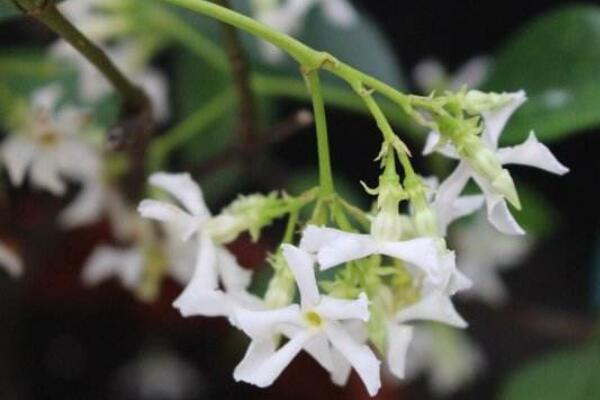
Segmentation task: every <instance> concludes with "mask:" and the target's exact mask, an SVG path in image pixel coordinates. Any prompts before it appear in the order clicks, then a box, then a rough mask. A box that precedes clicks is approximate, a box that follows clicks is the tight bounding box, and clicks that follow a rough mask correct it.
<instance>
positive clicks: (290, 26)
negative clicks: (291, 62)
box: [253, 0, 358, 63]
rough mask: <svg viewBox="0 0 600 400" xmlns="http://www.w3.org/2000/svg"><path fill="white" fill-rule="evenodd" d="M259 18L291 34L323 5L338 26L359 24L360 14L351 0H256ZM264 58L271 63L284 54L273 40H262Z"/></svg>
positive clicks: (326, 12)
mask: <svg viewBox="0 0 600 400" xmlns="http://www.w3.org/2000/svg"><path fill="white" fill-rule="evenodd" d="M253 5H254V15H255V17H256V19H257V20H259V21H261V22H263V23H265V24H267V25H269V26H271V27H273V28H275V29H277V30H279V31H281V32H284V33H287V34H289V35H295V34H297V33H298V32H300V31H301V30H302V25H303V23H304V19H305V18H306V16H307V15H308V13H309V11H310V10H311V9H312V8H313V7H315V6H320V7H321V9H322V10H323V12H324V14H325V16H326V17H327V18H328V19H329V20H330V21H331V22H332V23H334V24H335V25H337V26H339V27H342V28H347V27H350V26H352V25H353V24H355V23H356V20H357V18H358V15H357V13H356V10H355V9H354V7H353V6H352V5H351V4H350V3H349V2H348V0H282V1H278V0H254V2H253ZM261 46H262V53H263V56H264V58H265V59H266V60H267V61H268V62H271V63H276V62H279V61H281V59H282V57H283V53H282V52H281V50H280V49H278V48H277V47H275V46H273V45H272V44H270V43H267V42H264V41H261Z"/></svg>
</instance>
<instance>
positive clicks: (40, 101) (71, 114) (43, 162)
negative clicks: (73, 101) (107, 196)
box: [0, 86, 100, 195]
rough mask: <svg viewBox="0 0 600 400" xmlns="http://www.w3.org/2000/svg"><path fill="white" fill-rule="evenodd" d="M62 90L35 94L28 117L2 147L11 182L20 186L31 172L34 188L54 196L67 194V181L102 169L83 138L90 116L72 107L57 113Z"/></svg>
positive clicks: (52, 88)
mask: <svg viewBox="0 0 600 400" xmlns="http://www.w3.org/2000/svg"><path fill="white" fill-rule="evenodd" d="M60 95H61V90H60V88H59V87H58V86H48V87H45V88H42V89H40V90H38V91H37V92H35V94H34V95H33V98H32V101H31V106H30V109H29V110H28V112H27V113H26V114H25V117H24V118H22V120H21V121H20V122H19V123H17V124H16V125H17V126H15V128H14V130H13V132H12V134H11V135H10V136H9V137H8V138H6V139H5V140H4V142H3V143H2V145H1V147H0V158H1V159H2V161H3V162H4V164H5V165H6V167H7V170H8V174H9V177H10V180H11V182H12V183H13V184H14V185H21V184H23V181H24V179H25V176H26V174H27V173H28V172H29V176H30V178H31V182H32V184H33V185H34V186H37V187H39V188H43V189H46V190H48V191H50V192H51V193H53V194H55V195H62V194H64V192H65V191H66V183H65V181H64V179H65V178H66V179H69V180H73V181H78V182H82V183H83V182H86V181H88V180H90V179H95V177H96V176H97V175H98V171H99V168H100V157H99V153H98V151H97V150H96V149H95V148H94V147H93V146H91V145H90V144H88V143H86V142H85V141H84V140H83V138H82V135H81V134H82V133H83V132H82V130H83V129H85V128H86V125H87V124H88V122H89V115H88V114H87V113H86V112H83V111H81V110H79V109H76V108H73V107H62V108H61V109H59V110H56V106H57V103H58V100H59V98H60Z"/></svg>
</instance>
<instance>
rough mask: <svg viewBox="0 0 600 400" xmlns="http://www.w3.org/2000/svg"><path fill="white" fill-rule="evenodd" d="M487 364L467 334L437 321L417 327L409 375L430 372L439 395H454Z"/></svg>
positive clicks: (428, 374)
mask: <svg viewBox="0 0 600 400" xmlns="http://www.w3.org/2000/svg"><path fill="white" fill-rule="evenodd" d="M484 367H485V362H484V356H483V354H482V353H481V350H480V349H479V347H478V346H477V345H476V344H475V343H473V341H472V340H471V339H470V338H469V336H468V335H467V334H466V333H464V332H462V331H460V330H456V329H453V328H451V327H448V326H445V325H441V324H436V323H428V324H422V325H420V326H418V327H416V328H415V336H414V340H413V342H412V343H411V346H410V349H409V350H408V354H407V376H408V377H409V378H413V377H416V376H417V375H418V374H421V373H424V374H426V375H427V376H428V378H429V385H430V387H431V390H432V391H433V393H434V394H436V395H437V396H448V395H451V394H452V393H454V392H456V391H457V390H458V389H460V388H461V387H463V386H464V385H467V384H469V383H471V382H472V381H473V380H474V379H475V378H476V376H477V375H478V374H479V373H481V370H482V369H483V368H484Z"/></svg>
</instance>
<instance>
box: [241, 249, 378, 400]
mask: <svg viewBox="0 0 600 400" xmlns="http://www.w3.org/2000/svg"><path fill="white" fill-rule="evenodd" d="M283 251H284V257H285V259H286V261H287V263H288V265H289V267H290V269H291V271H292V273H293V274H294V277H295V279H296V283H297V285H298V289H299V291H300V305H297V304H293V305H290V306H288V307H284V308H280V309H275V310H262V311H252V310H247V309H244V308H237V309H236V311H235V313H234V316H233V318H232V322H233V323H234V324H235V325H236V326H238V327H239V328H240V329H242V330H243V331H244V332H245V333H246V334H247V335H248V336H249V337H250V338H251V339H252V342H251V343H250V346H249V348H248V351H247V352H246V355H245V357H244V359H243V360H242V361H241V363H240V364H239V365H238V366H237V367H236V369H235V371H234V378H235V379H236V380H238V381H239V380H241V381H244V382H248V383H251V384H254V385H257V386H259V387H265V386H269V385H270V384H272V383H273V381H275V379H277V377H278V376H279V375H280V374H281V372H282V371H283V370H284V369H285V367H286V366H287V365H288V364H289V363H290V362H291V361H292V360H293V359H294V357H295V356H296V355H297V354H298V353H299V352H300V351H302V350H306V351H307V352H308V353H309V354H310V355H311V356H312V357H313V358H314V359H315V360H316V361H317V362H318V363H319V364H320V365H321V366H323V367H324V368H325V369H326V370H328V371H329V372H330V373H331V374H332V378H333V381H334V382H336V383H343V382H344V381H345V379H346V377H347V375H348V372H347V368H346V366H347V364H350V365H351V366H352V367H354V369H355V370H356V371H357V373H358V375H359V376H360V377H361V379H362V381H363V383H364V384H365V386H366V388H367V391H368V392H369V394H370V395H371V396H374V395H375V394H376V393H377V392H378V390H379V388H380V386H381V381H380V377H379V365H380V362H379V360H377V358H376V357H375V355H374V354H373V352H372V351H371V349H370V348H369V347H368V346H367V345H365V344H363V343H362V342H360V341H357V340H356V339H355V338H354V337H353V334H352V333H351V331H350V330H349V329H348V328H347V327H346V326H345V325H344V324H343V323H344V322H345V321H363V322H365V321H367V320H368V319H369V309H368V300H367V298H366V295H364V294H361V295H360V296H359V298H358V299H356V300H342V299H336V298H332V297H328V296H323V295H321V294H320V293H319V289H318V287H317V282H316V279H315V273H314V260H313V258H312V257H311V255H310V254H308V253H306V252H305V251H303V250H301V249H299V248H297V247H294V246H291V245H284V247H283ZM280 334H283V335H285V336H286V337H288V338H289V341H288V342H287V343H285V344H284V345H283V346H281V347H279V348H278V346H277V342H278V337H279V335H280Z"/></svg>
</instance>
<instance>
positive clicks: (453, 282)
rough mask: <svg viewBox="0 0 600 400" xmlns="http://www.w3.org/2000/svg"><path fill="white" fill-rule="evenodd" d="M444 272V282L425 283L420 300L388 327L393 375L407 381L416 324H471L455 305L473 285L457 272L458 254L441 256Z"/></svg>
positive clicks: (458, 326)
mask: <svg viewBox="0 0 600 400" xmlns="http://www.w3.org/2000/svg"><path fill="white" fill-rule="evenodd" d="M440 263H441V264H442V270H443V271H446V273H445V277H444V279H443V280H442V281H439V282H436V283H433V282H431V281H428V280H427V279H424V280H423V281H422V287H421V290H420V299H419V300H418V301H417V302H416V303H414V304H411V305H409V306H408V307H404V308H402V309H400V310H398V311H397V312H396V313H395V314H394V315H393V316H392V317H391V318H390V319H389V320H388V323H387V325H386V338H387V362H388V366H389V368H390V371H391V372H392V373H393V374H394V375H395V376H397V377H398V378H404V376H405V366H406V354H407V351H408V348H409V345H410V344H411V341H412V339H413V329H414V328H413V327H412V326H411V325H410V323H412V322H416V321H436V322H440V323H443V324H447V325H450V326H454V327H456V328H465V327H466V326H467V323H466V322H465V320H464V319H463V318H462V317H461V316H460V315H459V314H458V312H457V311H456V309H455V308H454V305H453V304H452V300H451V296H453V295H454V294H456V293H457V292H458V291H461V290H465V289H468V288H469V287H471V281H470V280H469V279H468V278H467V277H466V276H464V275H463V274H462V273H460V271H458V270H457V269H456V262H455V255H454V252H451V251H446V253H445V254H444V255H443V256H441V259H440Z"/></svg>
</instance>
